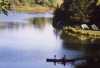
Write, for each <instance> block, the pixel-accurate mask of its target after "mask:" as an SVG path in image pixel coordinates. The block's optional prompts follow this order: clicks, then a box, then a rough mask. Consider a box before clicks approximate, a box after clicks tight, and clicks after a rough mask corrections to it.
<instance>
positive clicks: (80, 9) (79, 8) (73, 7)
mask: <svg viewBox="0 0 100 68" xmlns="http://www.w3.org/2000/svg"><path fill="white" fill-rule="evenodd" d="M69 6H70V7H69V11H70V12H71V15H72V17H77V18H78V17H79V19H80V20H82V21H85V22H86V21H87V22H88V21H89V20H88V19H87V18H89V15H90V14H91V13H92V12H93V11H94V8H95V6H96V0H72V3H71V4H70V5H69Z"/></svg>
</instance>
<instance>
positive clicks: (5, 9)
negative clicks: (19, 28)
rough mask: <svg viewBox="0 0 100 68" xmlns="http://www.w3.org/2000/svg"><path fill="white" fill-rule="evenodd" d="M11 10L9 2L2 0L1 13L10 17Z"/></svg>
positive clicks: (0, 2)
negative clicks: (9, 11)
mask: <svg viewBox="0 0 100 68" xmlns="http://www.w3.org/2000/svg"><path fill="white" fill-rule="evenodd" d="M9 9H10V3H9V2H8V1H7V0H0V12H3V13H4V14H5V15H8V10H9Z"/></svg>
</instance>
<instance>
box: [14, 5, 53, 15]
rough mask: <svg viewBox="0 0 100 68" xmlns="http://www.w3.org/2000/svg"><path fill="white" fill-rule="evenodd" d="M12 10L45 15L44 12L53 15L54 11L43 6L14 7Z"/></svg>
mask: <svg viewBox="0 0 100 68" xmlns="http://www.w3.org/2000/svg"><path fill="white" fill-rule="evenodd" d="M13 9H14V10H16V11H18V12H28V13H45V12H50V13H53V11H54V8H50V7H44V6H34V7H30V6H15V7H14V8H13Z"/></svg>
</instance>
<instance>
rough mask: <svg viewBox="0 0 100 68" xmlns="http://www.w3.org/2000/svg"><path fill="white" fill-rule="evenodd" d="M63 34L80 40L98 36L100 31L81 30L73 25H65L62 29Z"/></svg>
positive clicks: (99, 36)
mask: <svg viewBox="0 0 100 68" xmlns="http://www.w3.org/2000/svg"><path fill="white" fill-rule="evenodd" d="M62 32H63V33H64V34H69V35H72V36H74V37H77V38H79V39H81V40H84V39H88V38H100V31H93V30H83V29H77V28H74V27H65V28H64V29H63V31H62Z"/></svg>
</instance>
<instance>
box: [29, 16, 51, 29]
mask: <svg viewBox="0 0 100 68" xmlns="http://www.w3.org/2000/svg"><path fill="white" fill-rule="evenodd" d="M50 21H51V19H50V18H44V17H40V18H39V17H36V18H33V19H32V20H31V22H32V24H33V26H34V27H35V28H37V29H44V28H45V25H46V23H49V22H50Z"/></svg>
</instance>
